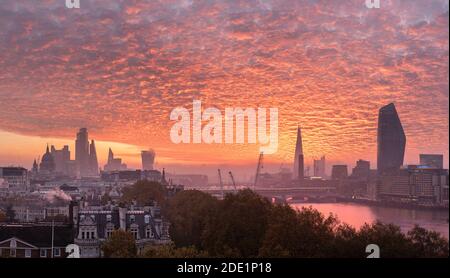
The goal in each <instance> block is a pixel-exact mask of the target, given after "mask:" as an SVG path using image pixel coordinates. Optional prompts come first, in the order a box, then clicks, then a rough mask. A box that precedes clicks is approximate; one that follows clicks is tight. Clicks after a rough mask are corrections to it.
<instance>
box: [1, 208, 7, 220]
mask: <svg viewBox="0 0 450 278" xmlns="http://www.w3.org/2000/svg"><path fill="white" fill-rule="evenodd" d="M7 219H8V218H7V217H6V213H4V212H3V211H2V210H0V222H6V221H7Z"/></svg>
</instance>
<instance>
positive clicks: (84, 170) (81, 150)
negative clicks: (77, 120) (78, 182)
mask: <svg viewBox="0 0 450 278" xmlns="http://www.w3.org/2000/svg"><path fill="white" fill-rule="evenodd" d="M75 161H76V163H77V171H78V173H79V174H80V176H81V177H86V176H89V139H88V132H87V129H86V128H81V129H80V131H79V132H78V133H77V139H76V141H75Z"/></svg>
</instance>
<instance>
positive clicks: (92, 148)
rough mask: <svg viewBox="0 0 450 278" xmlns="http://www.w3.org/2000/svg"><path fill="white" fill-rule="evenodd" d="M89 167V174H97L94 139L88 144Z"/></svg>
mask: <svg viewBox="0 0 450 278" xmlns="http://www.w3.org/2000/svg"><path fill="white" fill-rule="evenodd" d="M89 169H90V174H91V176H98V160H97V151H96V149H95V142H94V140H92V141H91V144H90V145H89Z"/></svg>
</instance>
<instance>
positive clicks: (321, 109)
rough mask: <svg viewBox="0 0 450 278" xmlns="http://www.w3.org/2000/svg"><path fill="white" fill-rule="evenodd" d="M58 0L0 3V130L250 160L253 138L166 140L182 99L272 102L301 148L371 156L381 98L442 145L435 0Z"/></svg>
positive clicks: (181, 156) (186, 157) (423, 145)
mask: <svg viewBox="0 0 450 278" xmlns="http://www.w3.org/2000/svg"><path fill="white" fill-rule="evenodd" d="M63 2H64V1H59V0H53V1H51V0H48V1H43V2H40V3H39V4H37V3H35V2H30V1H25V2H19V1H14V0H4V1H2V3H1V4H0V106H1V117H0V130H4V131H8V132H15V133H20V134H26V135H35V136H44V137H45V136H56V137H66V138H73V136H74V132H75V131H76V130H77V129H78V128H79V127H81V126H87V127H88V128H89V129H90V133H91V134H93V135H95V138H96V139H98V140H105V141H116V142H123V143H129V144H135V145H150V146H152V147H154V148H155V149H156V150H158V148H159V149H161V150H164V151H163V152H164V153H163V155H165V156H166V157H172V158H173V159H174V160H179V161H191V162H194V161H195V160H201V161H223V160H227V161H228V160H229V161H233V160H239V159H243V160H255V157H256V154H257V149H258V148H257V146H248V145H233V146H229V145H226V146H223V145H220V146H219V145H217V146H215V145H213V146H211V145H208V146H192V148H191V147H189V149H188V150H187V148H186V146H185V145H173V144H172V143H171V142H170V136H169V130H170V125H171V122H170V121H169V113H170V111H171V110H172V109H173V108H175V107H177V106H184V107H190V106H191V104H192V99H200V100H202V101H203V103H204V104H205V106H214V107H217V108H219V109H221V110H223V109H224V108H225V107H235V106H240V107H247V106H250V107H257V106H264V107H278V108H279V111H280V125H281V126H280V149H279V153H278V154H277V155H275V156H274V157H273V159H278V160H286V161H291V160H292V157H293V146H294V144H295V134H296V133H295V132H296V130H295V128H296V126H297V125H298V124H301V125H302V127H303V129H304V132H303V134H304V140H305V142H304V148H305V153H306V155H307V156H309V157H313V156H319V155H321V154H326V155H327V156H328V157H331V158H332V159H333V158H334V159H342V160H345V161H354V160H356V159H358V158H373V157H374V154H375V150H376V124H377V111H378V109H379V108H380V107H381V106H383V105H385V104H387V103H390V102H395V103H396V105H397V109H398V111H399V114H400V117H401V120H402V122H403V125H404V128H405V132H406V135H407V137H408V146H407V148H408V155H409V160H413V159H416V156H417V154H418V153H419V152H439V153H445V154H446V156H447V157H448V145H447V142H448V131H449V129H448V124H449V121H448V112H449V109H448V71H449V65H448V53H449V52H448V51H449V50H448V35H449V28H448V26H449V21H448V4H447V3H446V2H447V1H444V0H442V1H441V0H433V1H383V5H382V8H381V9H379V10H370V9H367V8H365V6H364V2H363V1H361V0H354V1H294V2H293V1H288V0H264V1H263V0H259V1H256V0H255V1H177V0H171V1H153V0H151V1H143V0H140V1H125V0H121V1H114V2H112V1H100V0H97V1H96V0H84V1H83V0H82V8H81V9H66V8H65V7H64V5H63V4H64V3H63Z"/></svg>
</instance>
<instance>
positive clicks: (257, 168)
mask: <svg viewBox="0 0 450 278" xmlns="http://www.w3.org/2000/svg"><path fill="white" fill-rule="evenodd" d="M263 158H264V154H263V152H260V153H259V158H258V166H256V175H255V183H254V184H253V188H254V189H255V188H256V185H257V183H258V178H259V173H260V172H261V168H263V165H262V164H263Z"/></svg>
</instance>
